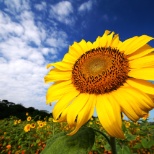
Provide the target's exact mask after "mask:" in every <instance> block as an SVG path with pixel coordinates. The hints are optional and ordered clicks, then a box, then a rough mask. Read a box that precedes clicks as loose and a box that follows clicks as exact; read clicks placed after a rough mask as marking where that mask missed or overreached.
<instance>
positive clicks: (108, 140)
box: [93, 128, 110, 144]
mask: <svg viewBox="0 0 154 154" xmlns="http://www.w3.org/2000/svg"><path fill="white" fill-rule="evenodd" d="M93 130H94V131H96V132H98V133H100V134H101V135H103V136H104V137H105V139H106V140H107V142H108V143H109V144H110V139H109V138H108V137H107V136H106V135H105V134H104V133H103V132H101V131H99V130H97V129H94V128H93Z"/></svg>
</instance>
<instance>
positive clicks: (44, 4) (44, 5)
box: [34, 2, 47, 11]
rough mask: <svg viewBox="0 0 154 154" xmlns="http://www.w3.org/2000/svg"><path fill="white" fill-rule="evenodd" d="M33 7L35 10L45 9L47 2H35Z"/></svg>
mask: <svg viewBox="0 0 154 154" xmlns="http://www.w3.org/2000/svg"><path fill="white" fill-rule="evenodd" d="M34 7H35V8H36V9H37V10H39V11H42V10H45V9H46V7H47V4H46V2H41V3H40V4H35V5H34Z"/></svg>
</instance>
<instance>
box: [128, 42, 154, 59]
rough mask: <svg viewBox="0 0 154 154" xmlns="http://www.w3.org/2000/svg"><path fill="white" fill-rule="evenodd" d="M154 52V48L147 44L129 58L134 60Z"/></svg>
mask: <svg viewBox="0 0 154 154" xmlns="http://www.w3.org/2000/svg"><path fill="white" fill-rule="evenodd" d="M152 51H154V48H152V47H151V46H150V45H148V44H145V45H144V46H143V47H141V48H139V49H138V50H136V51H135V52H134V53H132V54H130V55H129V56H128V59H129V60H132V59H137V58H140V57H143V56H145V55H147V54H149V53H151V52H152Z"/></svg>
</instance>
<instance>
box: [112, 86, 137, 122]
mask: <svg viewBox="0 0 154 154" xmlns="http://www.w3.org/2000/svg"><path fill="white" fill-rule="evenodd" d="M111 95H112V96H113V97H114V98H115V100H116V101H117V103H118V104H119V105H120V106H121V109H122V111H123V112H124V113H125V114H126V116H127V117H128V118H129V119H131V120H132V121H136V120H138V119H139V118H140V117H139V115H138V114H137V113H136V110H135V109H134V106H133V104H132V102H131V101H130V99H129V98H131V97H130V95H129V94H127V93H126V92H124V91H122V90H120V88H119V89H118V90H117V91H113V92H112V93H111ZM133 103H134V101H133Z"/></svg>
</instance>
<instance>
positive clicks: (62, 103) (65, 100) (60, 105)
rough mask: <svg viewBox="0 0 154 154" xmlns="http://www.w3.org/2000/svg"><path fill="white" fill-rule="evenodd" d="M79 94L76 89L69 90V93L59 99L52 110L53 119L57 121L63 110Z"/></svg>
mask: <svg viewBox="0 0 154 154" xmlns="http://www.w3.org/2000/svg"><path fill="white" fill-rule="evenodd" d="M78 94H79V91H77V90H76V89H73V90H71V91H70V92H69V93H66V94H65V95H63V97H61V99H60V100H59V101H58V102H57V103H56V104H55V106H54V108H53V117H54V119H57V118H58V117H59V115H60V114H61V113H62V112H63V110H64V109H65V108H66V107H67V106H68V105H69V104H70V103H71V101H72V100H73V99H74V98H76V96H77V95H78Z"/></svg>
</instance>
